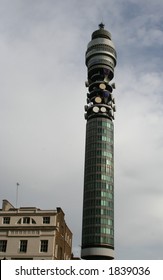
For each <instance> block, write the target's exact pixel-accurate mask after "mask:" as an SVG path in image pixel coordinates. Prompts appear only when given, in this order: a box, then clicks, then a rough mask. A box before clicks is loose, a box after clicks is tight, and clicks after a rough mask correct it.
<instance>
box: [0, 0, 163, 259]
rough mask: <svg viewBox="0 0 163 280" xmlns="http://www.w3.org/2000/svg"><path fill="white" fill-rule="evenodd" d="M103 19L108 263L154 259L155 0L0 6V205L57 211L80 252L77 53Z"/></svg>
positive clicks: (157, 158) (159, 250)
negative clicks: (110, 109)
mask: <svg viewBox="0 0 163 280" xmlns="http://www.w3.org/2000/svg"><path fill="white" fill-rule="evenodd" d="M101 21H103V22H104V23H105V27H106V29H108V30H109V31H110V32H111V34H112V39H113V41H114V43H115V45H116V50H117V53H118V63H117V67H116V70H115V79H114V81H115V83H116V86H117V89H116V90H115V98H116V105H117V113H116V118H115V245H116V248H115V249H116V258H117V259H162V258H163V241H162V235H163V187H162V181H163V172H162V166H163V129H162V127H163V94H162V81H163V63H162V57H163V2H162V0H155V1H152V0H116V1H115V0H101V1H96V0H84V1H77V0H76V1H75V0H65V1H57V0H56V1H55V0H46V1H43V0H28V1H25V0H14V1H13V0H4V1H3V0H0V135H1V138H0V156H1V157H0V186H1V191H0V197H1V200H2V199H8V200H9V201H10V202H11V203H13V204H15V202H16V182H19V183H20V186H19V201H18V204H19V206H27V205H28V206H37V207H39V208H43V209H49V208H50V209H53V208H56V207H57V206H60V207H62V208H63V210H64V212H65V214H66V220H67V223H68V225H69V226H70V228H71V229H72V231H73V234H74V237H73V239H74V243H73V251H74V254H75V255H79V254H80V244H81V216H82V195H83V174H84V145H85V120H84V117H83V116H84V109H83V107H84V104H85V103H86V93H87V89H86V88H85V86H84V82H85V80H86V79H87V72H86V71H87V70H86V67H85V61H84V56H85V50H86V47H87V43H88V42H89V40H90V37H91V34H92V32H93V31H94V30H95V29H97V28H98V24H99V23H100V22H101Z"/></svg>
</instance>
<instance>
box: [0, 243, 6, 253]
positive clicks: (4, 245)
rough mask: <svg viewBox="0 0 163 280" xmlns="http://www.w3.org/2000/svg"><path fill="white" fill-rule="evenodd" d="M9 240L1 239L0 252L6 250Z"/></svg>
mask: <svg viewBox="0 0 163 280" xmlns="http://www.w3.org/2000/svg"><path fill="white" fill-rule="evenodd" d="M6 248H7V240H0V252H6Z"/></svg>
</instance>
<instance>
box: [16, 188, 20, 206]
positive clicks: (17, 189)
mask: <svg viewBox="0 0 163 280" xmlns="http://www.w3.org/2000/svg"><path fill="white" fill-rule="evenodd" d="M19 185H20V184H19V183H16V186H17V187H16V208H17V206H18V191H19Z"/></svg>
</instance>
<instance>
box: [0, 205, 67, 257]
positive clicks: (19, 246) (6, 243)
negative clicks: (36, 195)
mask: <svg viewBox="0 0 163 280" xmlns="http://www.w3.org/2000/svg"><path fill="white" fill-rule="evenodd" d="M64 216H65V214H64V212H63V211H62V209H61V208H57V209H56V210H40V209H38V208H36V207H20V208H15V207H14V206H13V205H12V204H11V203H10V202H8V201H7V200H3V203H2V209H1V210H0V259H9V260H20V259H22V260H23V259H24V260H70V259H71V254H72V232H71V231H70V229H69V228H68V226H67V225H66V222H65V217H64Z"/></svg>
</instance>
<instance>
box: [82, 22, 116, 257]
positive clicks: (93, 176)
mask: <svg viewBox="0 0 163 280" xmlns="http://www.w3.org/2000/svg"><path fill="white" fill-rule="evenodd" d="M86 66H87V68H88V80H87V81H86V87H88V93H87V105H86V106H85V112H86V113H85V119H86V121H87V124H86V144H85V171H84V197H83V222H82V250H81V258H83V259H97V260H98V259H99V260H100V259H113V258H114V124H113V120H114V112H115V99H114V97H113V89H114V88H115V84H110V81H111V80H112V79H113V77H114V67H115V66H116V51H115V47H114V44H113V42H112V40H111V34H110V33H109V32H108V31H107V30H105V29H104V25H103V24H102V23H101V24H100V25H99V29H98V30H96V31H94V32H93V33H92V38H91V41H90V42H89V44H88V47H87V51H86Z"/></svg>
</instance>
